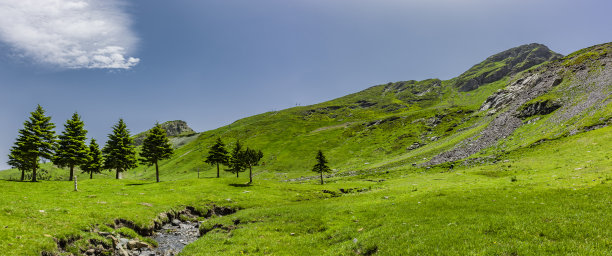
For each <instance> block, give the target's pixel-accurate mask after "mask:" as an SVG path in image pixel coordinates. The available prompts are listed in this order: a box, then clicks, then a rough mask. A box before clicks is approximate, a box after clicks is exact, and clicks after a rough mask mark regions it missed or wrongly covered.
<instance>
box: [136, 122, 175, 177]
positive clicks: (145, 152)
mask: <svg viewBox="0 0 612 256" xmlns="http://www.w3.org/2000/svg"><path fill="white" fill-rule="evenodd" d="M172 153H173V150H172V145H171V144H170V140H168V136H166V130H164V128H162V127H161V125H160V124H159V123H155V126H154V127H153V128H152V129H151V130H149V132H148V133H147V137H146V138H145V139H144V141H143V143H142V152H141V153H140V156H141V157H142V158H140V162H141V163H143V164H148V165H153V164H154V165H155V178H156V180H157V182H159V166H158V165H157V162H158V161H160V160H163V159H168V158H170V157H171V156H172Z"/></svg>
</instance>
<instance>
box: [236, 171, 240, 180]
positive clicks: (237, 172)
mask: <svg viewBox="0 0 612 256" xmlns="http://www.w3.org/2000/svg"><path fill="white" fill-rule="evenodd" d="M239 173H240V170H239V169H236V178H238V174H239Z"/></svg>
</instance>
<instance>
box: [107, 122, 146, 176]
mask: <svg viewBox="0 0 612 256" xmlns="http://www.w3.org/2000/svg"><path fill="white" fill-rule="evenodd" d="M102 153H103V155H104V169H108V170H111V169H115V170H116V176H115V178H116V179H119V174H120V173H121V172H124V171H127V170H129V169H133V168H136V166H138V161H137V159H136V148H135V147H134V144H133V140H132V138H131V137H130V131H129V130H128V129H127V126H126V125H125V122H123V119H119V122H118V123H117V124H116V125H114V126H113V133H111V134H109V135H108V141H106V145H105V146H104V148H103V149H102Z"/></svg>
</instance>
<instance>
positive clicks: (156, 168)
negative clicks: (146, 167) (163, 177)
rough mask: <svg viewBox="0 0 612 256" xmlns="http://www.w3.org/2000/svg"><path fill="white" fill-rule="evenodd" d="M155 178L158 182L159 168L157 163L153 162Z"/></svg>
mask: <svg viewBox="0 0 612 256" xmlns="http://www.w3.org/2000/svg"><path fill="white" fill-rule="evenodd" d="M155 178H156V179H157V182H159V167H158V166H157V161H155Z"/></svg>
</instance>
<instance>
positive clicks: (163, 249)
mask: <svg viewBox="0 0 612 256" xmlns="http://www.w3.org/2000/svg"><path fill="white" fill-rule="evenodd" d="M199 227H200V222H192V221H180V220H178V219H174V220H172V222H170V223H167V224H165V225H164V226H162V228H161V230H158V231H157V232H155V233H154V235H153V236H151V238H153V239H154V240H155V241H157V243H158V246H157V247H156V248H153V249H150V248H142V249H137V250H132V251H131V252H130V254H131V255H138V256H159V255H162V256H173V255H177V254H178V253H179V252H180V251H181V250H183V248H184V247H185V246H186V245H188V244H190V243H192V242H194V241H195V240H197V239H198V237H199V235H200V231H199Z"/></svg>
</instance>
